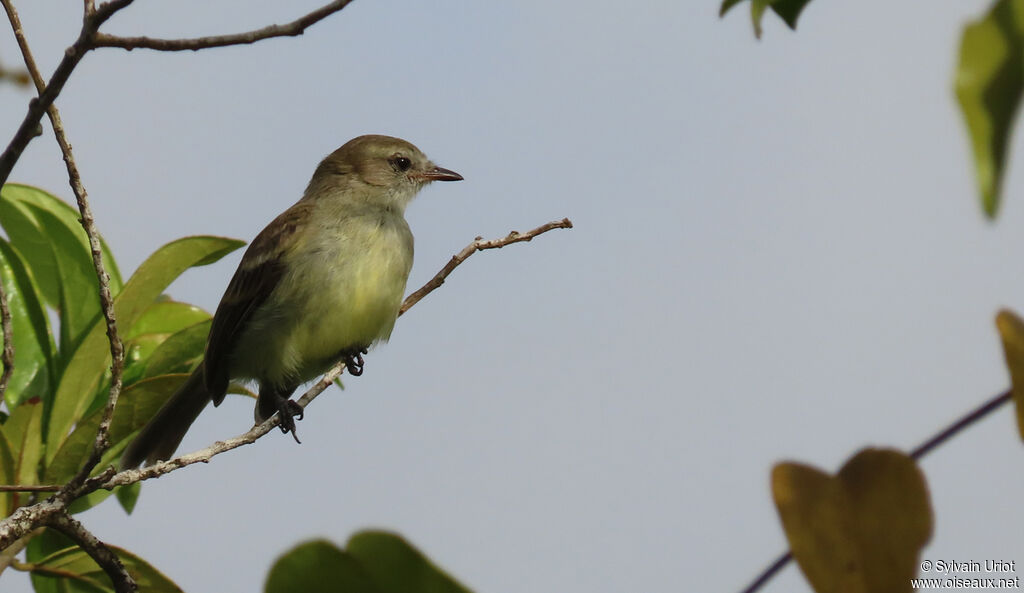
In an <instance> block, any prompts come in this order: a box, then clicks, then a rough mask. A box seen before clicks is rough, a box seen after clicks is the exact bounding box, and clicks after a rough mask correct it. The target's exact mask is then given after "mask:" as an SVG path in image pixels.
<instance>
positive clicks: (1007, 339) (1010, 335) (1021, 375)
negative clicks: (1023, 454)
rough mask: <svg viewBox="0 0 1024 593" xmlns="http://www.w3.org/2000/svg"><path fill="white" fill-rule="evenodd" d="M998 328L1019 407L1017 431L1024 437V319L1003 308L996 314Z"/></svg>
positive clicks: (1014, 399) (1016, 402) (1014, 395)
mask: <svg viewBox="0 0 1024 593" xmlns="http://www.w3.org/2000/svg"><path fill="white" fill-rule="evenodd" d="M996 328H997V329H999V337H1000V338H1001V339H1002V342H1003V354H1004V355H1005V356H1006V366H1007V368H1008V369H1010V384H1011V385H1012V386H1013V405H1014V407H1015V408H1016V409H1017V432H1019V433H1020V435H1021V438H1022V439H1024V320H1022V319H1021V318H1020V317H1018V316H1017V314H1016V313H1014V312H1013V311H1009V310H1007V309H1003V310H1002V311H1000V312H999V314H998V315H996Z"/></svg>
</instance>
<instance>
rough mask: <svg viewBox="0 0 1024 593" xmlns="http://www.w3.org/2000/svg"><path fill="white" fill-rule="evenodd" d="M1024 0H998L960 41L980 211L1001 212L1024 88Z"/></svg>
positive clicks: (961, 85) (960, 93)
mask: <svg viewBox="0 0 1024 593" xmlns="http://www.w3.org/2000/svg"><path fill="white" fill-rule="evenodd" d="M1022 33H1024V0H999V1H998V2H996V3H995V4H994V5H993V7H992V9H991V10H990V11H989V12H988V14H987V15H985V17H983V18H981V19H979V20H977V21H974V22H972V23H970V24H968V25H967V26H966V27H965V28H964V33H963V37H961V40H960V64H959V66H958V67H957V72H956V96H957V99H958V100H959V101H960V109H961V111H962V112H963V116H964V121H965V122H966V124H967V131H968V133H969V134H970V137H971V148H972V151H973V154H974V167H975V172H976V177H977V186H978V192H979V194H980V196H981V203H982V209H983V210H984V211H985V214H987V215H988V216H989V217H990V218H994V217H995V215H996V213H997V212H998V210H999V202H1000V194H1001V190H1002V182H1003V176H1004V173H1005V164H1006V152H1007V147H1008V145H1009V140H1010V134H1011V132H1012V130H1013V122H1014V119H1015V118H1016V114H1017V109H1018V107H1019V105H1020V100H1021V92H1022V90H1024V56H1022V51H1024V35H1022Z"/></svg>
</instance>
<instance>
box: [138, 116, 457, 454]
mask: <svg viewBox="0 0 1024 593" xmlns="http://www.w3.org/2000/svg"><path fill="white" fill-rule="evenodd" d="M461 179H462V176H461V175H459V174H458V173H455V172H454V171H449V170H448V169H442V168H441V167H437V166H435V165H434V164H433V163H432V162H430V160H429V159H427V157H426V156H425V155H424V154H423V153H422V152H420V150H419V149H418V148H416V147H415V146H413V145H412V144H410V143H408V142H406V141H405V140H401V139H399V138H392V137H389V136H360V137H358V138H355V139H353V140H350V141H349V142H347V143H346V144H345V145H344V146H342V147H341V148H339V149H338V150H336V151H334V152H333V153H331V154H330V155H329V156H328V157H327V158H325V159H324V160H323V161H322V162H321V163H320V165H319V166H318V167H317V168H316V172H314V173H313V178H312V179H311V180H310V182H309V185H308V186H307V187H306V192H305V194H304V195H303V196H302V199H301V200H299V201H298V202H297V203H296V204H295V205H293V206H292V207H291V208H289V209H288V210H285V211H284V213H283V214H281V215H280V216H278V217H277V218H276V219H274V221H273V222H271V223H270V224H269V225H268V226H267V227H266V228H265V229H263V231H262V232H260V234H259V235H257V236H256V238H255V239H254V240H253V242H252V244H251V245H249V248H248V249H247V250H246V252H245V255H244V256H243V257H242V261H241V263H240V264H239V265H238V269H237V270H236V271H235V275H234V277H233V278H232V279H231V282H230V284H228V288H227V291H226V292H225V293H224V296H223V298H222V299H221V301H220V305H218V306H217V312H216V313H215V314H214V316H213V325H212V327H211V329H210V336H209V338H208V339H207V343H206V355H205V357H204V358H203V362H202V363H201V364H200V365H199V366H198V367H197V368H196V370H195V371H194V372H193V373H192V375H191V376H190V377H189V378H188V379H187V380H186V381H185V383H184V384H183V385H182V386H181V388H179V389H178V391H177V392H176V393H175V394H174V395H173V396H172V397H171V398H170V399H169V400H168V401H167V403H166V404H164V406H163V407H162V408H161V409H160V411H159V412H157V414H156V416H154V417H153V419H152V420H151V421H150V422H149V424H147V425H146V426H145V427H144V428H143V429H142V432H140V433H139V436H138V437H136V439H135V440H134V441H133V442H132V443H131V445H129V447H128V449H127V450H126V451H125V453H124V455H123V456H122V458H121V466H122V467H123V468H132V467H137V466H138V465H140V464H141V463H142V462H144V461H145V462H147V463H155V462H157V461H159V460H163V459H169V458H170V457H171V456H172V455H173V454H174V451H175V449H177V448H178V445H179V444H180V443H181V440H182V438H184V436H185V433H186V432H187V431H188V428H189V427H190V426H191V425H192V423H193V422H195V419H196V418H197V417H198V416H199V413H200V412H202V411H203V408H205V407H206V404H207V403H208V402H210V401H212V402H213V404H214V405H219V404H220V403H221V402H222V401H223V400H224V395H225V393H226V391H227V388H228V384H229V383H230V382H231V381H233V380H251V381H255V382H256V383H257V384H258V385H259V399H258V400H257V402H256V410H255V416H256V421H257V422H262V421H263V420H266V419H267V418H270V417H271V416H273V415H274V414H275V413H278V414H280V416H281V430H283V431H284V432H292V434H293V436H294V433H295V420H294V416H299V418H300V419H301V413H302V408H301V407H299V405H298V404H297V403H295V402H294V401H292V400H291V399H289V398H290V396H291V394H292V392H293V391H295V389H296V388H297V387H298V386H299V385H301V384H302V383H305V382H307V381H309V380H311V379H313V378H315V377H317V376H319V375H320V374H322V373H324V372H325V371H326V370H327V369H329V368H330V367H331V366H332V365H333V364H334V363H336V362H338V361H339V360H344V361H345V363H346V366H347V368H348V370H349V372H350V373H351V374H353V375H359V374H360V373H361V372H362V366H363V359H362V355H363V354H365V353H366V351H367V349H368V348H369V347H370V346H371V345H373V344H374V343H376V342H379V341H382V340H387V339H388V337H389V336H390V335H391V330H392V328H393V327H394V325H395V320H396V319H397V317H398V309H399V307H400V306H401V304H402V296H403V295H404V293H405V283H406V280H407V279H408V278H409V270H410V269H411V268H412V259H413V238H412V232H411V231H410V230H409V225H408V223H407V222H406V221H405V208H406V206H408V204H409V202H411V201H412V199H413V197H415V196H416V194H417V193H418V192H419V190H420V189H422V188H423V186H425V185H426V184H428V183H430V182H431V181H459V180H461ZM296 440H298V439H296Z"/></svg>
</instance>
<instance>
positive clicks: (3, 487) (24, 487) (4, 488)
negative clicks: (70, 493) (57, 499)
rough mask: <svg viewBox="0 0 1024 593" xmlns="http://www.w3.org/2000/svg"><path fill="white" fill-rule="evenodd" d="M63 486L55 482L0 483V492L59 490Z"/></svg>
mask: <svg viewBox="0 0 1024 593" xmlns="http://www.w3.org/2000/svg"><path fill="white" fill-rule="evenodd" d="M61 488H63V486H58V485H56V484H41V485H34V486H30V485H28V484H0V492H60V489H61Z"/></svg>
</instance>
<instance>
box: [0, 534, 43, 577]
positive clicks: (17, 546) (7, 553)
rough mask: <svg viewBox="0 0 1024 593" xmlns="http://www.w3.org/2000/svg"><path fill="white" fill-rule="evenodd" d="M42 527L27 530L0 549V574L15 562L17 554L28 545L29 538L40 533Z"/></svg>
mask: <svg viewBox="0 0 1024 593" xmlns="http://www.w3.org/2000/svg"><path fill="white" fill-rule="evenodd" d="M42 531H43V528H42V527H40V528H38V529H35V530H34V531H31V532H29V533H28V534H27V535H24V536H22V537H21V538H19V539H18V541H16V542H14V543H13V544H11V545H10V546H8V548H7V549H6V550H3V551H0V574H3V572H4V571H5V570H7V567H8V566H13V565H15V564H17V562H18V560H17V556H18V554H20V553H21V551H22V550H24V549H25V546H27V545H28V542H29V540H31V539H32V538H33V537H35V536H36V535H37V534H38V533H41V532H42Z"/></svg>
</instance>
